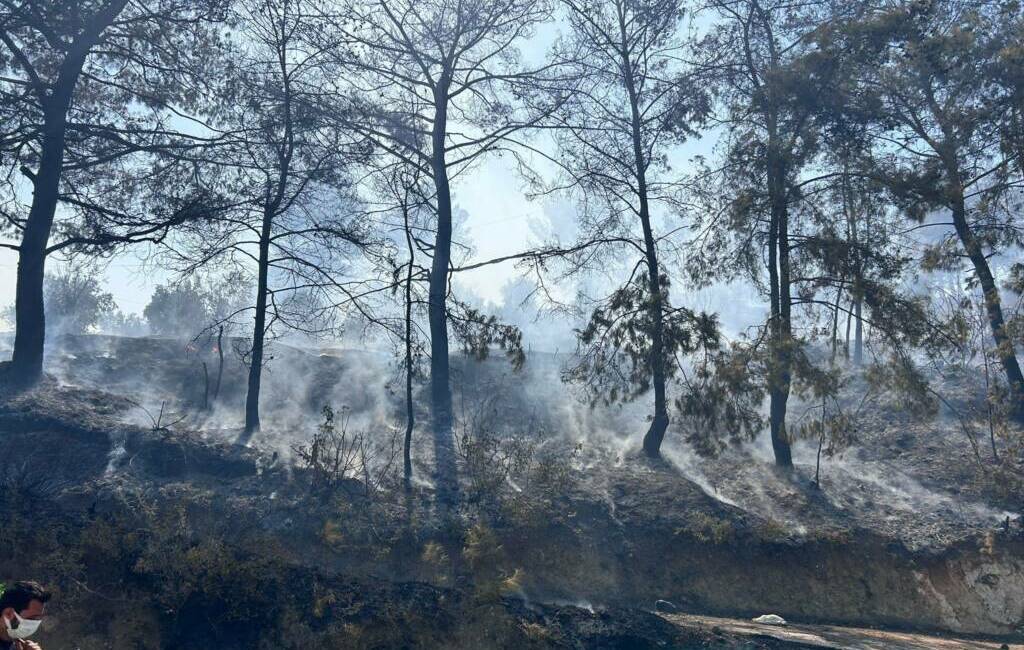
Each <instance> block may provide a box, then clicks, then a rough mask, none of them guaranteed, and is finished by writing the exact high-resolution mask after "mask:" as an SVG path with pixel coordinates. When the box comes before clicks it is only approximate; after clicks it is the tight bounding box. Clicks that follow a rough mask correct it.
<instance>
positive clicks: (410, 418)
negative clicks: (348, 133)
mask: <svg viewBox="0 0 1024 650" xmlns="http://www.w3.org/2000/svg"><path fill="white" fill-rule="evenodd" d="M402 211H403V213H404V215H403V216H404V217H405V243H406V246H408V248H409V269H408V271H407V272H406V275H405V445H404V446H403V448H402V452H403V453H402V456H403V461H404V472H403V476H404V478H405V489H406V490H410V489H412V431H413V428H414V427H415V426H416V408H415V405H414V404H413V401H412V371H413V367H412V274H413V266H414V265H415V262H416V248H415V246H414V245H413V241H412V232H411V231H410V229H409V208H408V206H403V209H402Z"/></svg>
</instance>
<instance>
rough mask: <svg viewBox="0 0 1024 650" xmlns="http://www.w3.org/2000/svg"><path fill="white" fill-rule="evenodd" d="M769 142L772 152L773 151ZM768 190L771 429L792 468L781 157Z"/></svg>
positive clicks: (781, 462) (779, 457) (771, 168)
mask: <svg viewBox="0 0 1024 650" xmlns="http://www.w3.org/2000/svg"><path fill="white" fill-rule="evenodd" d="M774 149H775V146H774V144H773V143H771V142H770V143H769V150H774ZM769 155H770V158H769V161H768V191H769V202H770V204H771V217H770V219H771V221H770V224H769V233H768V240H769V242H768V275H769V282H770V284H771V335H772V336H771V339H772V341H771V370H770V372H769V380H768V384H769V389H768V397H769V416H768V417H769V426H770V429H771V440H772V451H773V452H774V454H775V464H776V465H778V466H780V467H792V466H793V452H792V449H791V447H790V442H789V436H788V434H787V433H786V412H787V408H788V402H789V390H790V372H791V371H790V357H791V354H792V342H793V329H792V322H791V320H790V308H791V304H792V297H791V295H790V265H789V211H788V206H787V205H786V200H787V197H786V189H785V172H784V167H783V164H782V161H781V160H779V157H778V154H777V153H774V154H769Z"/></svg>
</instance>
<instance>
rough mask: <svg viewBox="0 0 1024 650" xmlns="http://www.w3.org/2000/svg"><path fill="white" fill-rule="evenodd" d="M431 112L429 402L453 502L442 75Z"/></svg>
mask: <svg viewBox="0 0 1024 650" xmlns="http://www.w3.org/2000/svg"><path fill="white" fill-rule="evenodd" d="M434 102H435V107H436V114H435V116H434V127H433V132H432V143H431V144H432V156H431V170H432V172H433V177H434V189H435V192H436V199H437V234H436V236H435V238H434V259H433V262H432V264H431V268H430V290H429V294H430V295H429V305H428V309H427V311H428V313H427V317H428V320H429V322H430V405H431V414H432V418H433V433H434V463H435V472H436V482H437V492H438V497H439V498H440V499H441V500H442V501H448V502H452V501H455V500H456V499H457V497H458V478H457V474H456V471H457V470H456V467H455V444H454V440H453V438H452V389H451V368H450V361H449V359H448V302H447V301H448V270H449V267H450V266H451V250H452V197H451V188H450V187H449V184H448V164H447V162H446V161H445V147H446V139H447V121H448V82H447V80H446V79H443V80H442V81H441V82H440V83H439V85H438V87H437V89H436V90H435V94H434Z"/></svg>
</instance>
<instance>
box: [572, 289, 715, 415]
mask: <svg viewBox="0 0 1024 650" xmlns="http://www.w3.org/2000/svg"><path fill="white" fill-rule="evenodd" d="M661 291H662V294H661V305H662V310H663V323H662V328H663V329H662V345H663V363H664V366H665V375H666V378H667V379H672V378H674V377H676V376H678V375H679V362H680V359H681V358H682V357H685V356H688V355H692V354H694V353H696V352H704V353H712V352H714V351H715V350H717V349H718V347H719V345H720V340H719V337H720V334H719V325H718V318H717V316H716V315H714V314H706V313H703V312H700V313H697V312H694V311H692V310H690V309H687V308H685V307H679V308H672V306H671V305H670V303H669V302H668V295H669V280H668V277H667V276H664V275H663V276H662V277H661ZM650 307H651V297H650V291H649V290H648V288H647V283H645V282H643V281H639V280H635V279H634V280H633V281H632V282H630V283H629V284H628V285H626V286H625V287H622V288H620V289H617V290H616V291H615V292H613V293H612V295H611V296H610V297H609V299H608V300H607V302H606V303H605V304H604V305H602V306H600V307H598V308H596V309H594V311H593V313H592V314H591V316H590V320H589V321H588V323H587V325H586V327H584V328H583V329H582V330H578V331H577V337H578V339H579V343H580V349H581V354H580V357H579V360H578V361H577V362H576V363H575V365H573V366H571V367H570V368H568V369H567V370H566V372H565V373H564V374H563V378H564V379H566V380H567V381H572V382H575V383H578V384H580V385H582V386H583V387H584V388H585V390H586V391H587V392H588V393H589V395H590V397H591V399H592V400H593V401H595V402H597V401H603V402H604V403H605V404H612V403H615V402H630V401H632V400H635V399H637V398H638V397H640V396H641V395H643V394H645V393H646V392H648V391H649V390H650V389H651V379H652V358H651V355H652V342H651V334H652V331H653V327H654V321H653V319H652V315H651V309H650Z"/></svg>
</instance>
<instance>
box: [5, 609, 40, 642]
mask: <svg viewBox="0 0 1024 650" xmlns="http://www.w3.org/2000/svg"><path fill="white" fill-rule="evenodd" d="M14 617H15V618H16V619H18V627H16V628H12V627H11V621H10V620H9V619H6V618H5V619H4V625H5V626H6V627H7V636H9V637H10V638H12V639H27V638H29V637H30V636H32V635H33V634H35V633H36V630H38V629H39V624H40V623H42V621H36V620H33V619H30V618H22V617H20V616H18V612H14Z"/></svg>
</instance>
